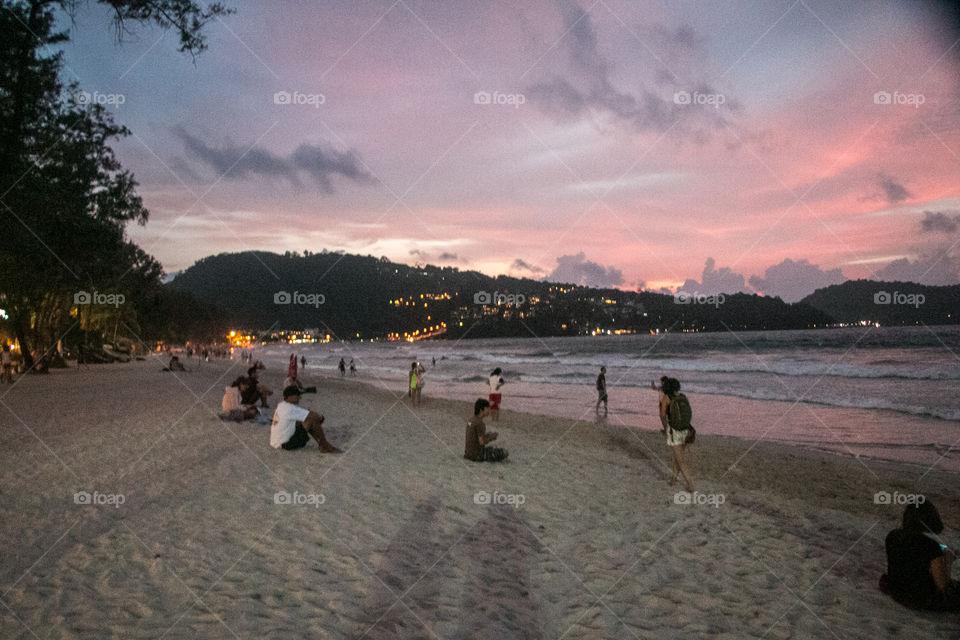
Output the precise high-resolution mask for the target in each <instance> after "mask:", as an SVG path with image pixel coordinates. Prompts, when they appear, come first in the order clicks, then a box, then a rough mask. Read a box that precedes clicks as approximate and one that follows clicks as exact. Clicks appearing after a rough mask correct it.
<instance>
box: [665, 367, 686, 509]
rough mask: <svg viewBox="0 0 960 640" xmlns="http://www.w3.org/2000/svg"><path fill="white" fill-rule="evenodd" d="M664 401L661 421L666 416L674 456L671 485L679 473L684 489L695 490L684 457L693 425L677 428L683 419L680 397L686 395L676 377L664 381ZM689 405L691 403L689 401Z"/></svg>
mask: <svg viewBox="0 0 960 640" xmlns="http://www.w3.org/2000/svg"><path fill="white" fill-rule="evenodd" d="M663 397H664V399H663V401H661V402H660V418H661V422H663V419H664V418H666V425H667V427H666V429H667V445H668V446H669V447H670V451H671V454H672V456H673V476H672V477H671V478H670V485H671V486H672V485H674V484H676V482H677V474H678V473H680V474H681V475H683V482H684V490H685V491H687V492H693V481H692V480H691V479H690V472H689V471H688V470H687V462H686V460H685V459H684V456H683V454H684V450H685V449H686V448H687V435H688V433H689V431H690V428H691V426H690V425H689V424H687V425H683V426H684V428H677V426H678V422H682V420H680V419H679V417H678V412H679V408H678V407H679V404H680V401H679V398H680V397H682V398H683V402H686V396H684V395H683V394H682V393H680V381H679V380H676V379H675V378H668V379H667V380H665V381H664V383H663ZM687 406H688V407H689V403H687Z"/></svg>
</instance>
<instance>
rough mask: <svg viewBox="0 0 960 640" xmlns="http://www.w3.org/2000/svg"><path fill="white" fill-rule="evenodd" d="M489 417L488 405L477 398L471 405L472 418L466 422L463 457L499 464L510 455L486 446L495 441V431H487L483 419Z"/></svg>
mask: <svg viewBox="0 0 960 640" xmlns="http://www.w3.org/2000/svg"><path fill="white" fill-rule="evenodd" d="M488 415H490V403H489V402H488V401H486V400H484V399H483V398H478V399H477V401H476V402H475V403H474V404H473V418H471V419H470V420H469V421H468V422H467V434H466V442H465V445H464V449H463V457H464V458H466V459H467V460H473V461H474V462H500V461H502V460H506V459H507V456H508V455H510V454H509V453H508V452H507V450H506V449H501V448H500V447H491V446H488V445H489V443H491V442H493V441H494V440H496V439H497V432H496V431H490V432H488V431H487V426H486V425H485V424H484V423H483V419H484V418H485V417H487V416H488Z"/></svg>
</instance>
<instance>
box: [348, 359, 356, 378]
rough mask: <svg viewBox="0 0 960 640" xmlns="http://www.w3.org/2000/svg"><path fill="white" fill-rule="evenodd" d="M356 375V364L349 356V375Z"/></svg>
mask: <svg viewBox="0 0 960 640" xmlns="http://www.w3.org/2000/svg"><path fill="white" fill-rule="evenodd" d="M356 375H357V365H355V364H354V363H353V358H350V376H351V377H353V376H356Z"/></svg>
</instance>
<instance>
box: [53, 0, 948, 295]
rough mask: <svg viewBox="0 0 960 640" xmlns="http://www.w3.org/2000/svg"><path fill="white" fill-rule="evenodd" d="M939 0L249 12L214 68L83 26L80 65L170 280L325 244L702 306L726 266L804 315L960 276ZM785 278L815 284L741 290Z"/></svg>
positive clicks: (143, 239) (221, 40)
mask: <svg viewBox="0 0 960 640" xmlns="http://www.w3.org/2000/svg"><path fill="white" fill-rule="evenodd" d="M931 6H932V5H927V4H924V3H920V2H904V3H884V2H874V3H857V5H856V7H852V6H850V3H827V2H806V3H791V2H770V3H762V4H753V3H751V4H744V3H717V4H711V5H704V4H702V3H675V4H671V5H669V6H667V7H664V6H661V5H659V4H654V3H643V2H613V1H610V2H608V1H606V0H602V1H598V2H595V3H590V2H585V3H582V4H576V3H573V2H561V3H553V2H540V3H524V4H523V5H522V6H518V5H517V4H516V3H508V2H501V3H482V4H481V3H477V4H475V5H474V4H471V5H464V6H461V5H459V4H457V5H456V6H454V5H451V4H448V3H432V2H413V1H407V0H403V1H400V2H397V3H395V4H390V3H355V2H338V3H323V4H317V3H312V2H290V3H283V5H281V6H272V5H271V6H269V7H266V6H246V5H242V6H241V5H238V12H237V13H236V14H235V15H233V16H231V17H229V18H227V19H225V20H223V21H222V22H216V23H214V24H212V25H211V27H210V29H209V40H210V42H209V44H210V49H209V50H208V51H207V52H206V53H204V54H203V55H202V56H201V57H200V58H199V59H198V60H197V62H196V64H195V65H194V64H193V63H192V62H191V61H190V60H189V58H184V57H183V56H181V55H179V54H176V52H175V43H174V39H173V37H172V36H171V35H169V34H167V35H163V34H161V33H160V32H154V31H143V32H140V33H138V34H136V35H135V36H134V37H133V38H132V39H130V40H128V41H125V42H123V43H121V44H119V45H118V44H116V43H115V42H114V41H113V40H112V33H111V32H110V31H109V30H108V29H107V28H105V27H104V25H105V24H106V21H105V20H103V19H102V17H98V15H97V14H96V12H98V11H100V10H101V9H99V8H97V7H87V9H86V11H89V12H91V13H90V14H84V15H81V16H80V18H79V20H78V23H77V28H76V29H75V30H74V33H73V42H72V43H71V44H70V46H69V48H68V49H67V51H66V54H67V55H66V60H67V64H68V65H69V67H70V70H71V72H72V73H74V74H75V78H77V79H78V81H79V82H80V85H81V87H82V88H83V89H84V90H86V91H89V92H93V91H99V92H101V93H105V94H109V93H119V94H123V95H124V96H125V98H126V99H125V102H124V104H123V105H122V106H121V107H120V108H119V109H118V110H117V111H116V116H117V119H118V120H120V121H122V122H123V123H125V124H127V126H128V127H129V128H130V129H131V130H132V131H133V132H134V134H135V135H134V136H131V137H130V138H128V139H126V140H124V141H123V142H122V143H120V144H118V151H119V154H120V157H121V160H122V161H123V162H124V164H125V166H127V167H128V168H130V169H132V170H134V172H135V173H136V176H137V178H138V180H139V181H140V183H141V186H140V189H139V191H140V193H141V194H142V196H143V197H144V201H145V204H146V205H147V207H148V208H149V209H150V211H151V220H150V222H149V224H148V225H147V226H146V227H142V228H136V229H131V230H130V235H131V237H132V238H133V239H134V240H135V241H137V242H138V243H140V244H141V246H142V247H143V248H144V249H146V250H147V251H149V252H150V253H152V254H153V255H155V256H156V257H158V258H159V259H160V260H161V262H162V263H163V264H164V266H165V268H166V269H167V270H168V271H171V272H172V271H177V270H181V269H184V268H186V267H189V266H190V265H191V264H192V263H193V262H194V261H195V260H197V259H199V258H201V257H204V256H206V255H209V254H212V253H219V252H223V251H242V250H249V249H258V250H268V251H277V252H283V251H286V250H298V251H302V250H304V249H309V250H311V251H319V250H321V249H323V248H326V249H328V250H331V251H334V250H346V251H348V252H351V253H360V254H372V255H375V256H380V255H386V256H387V257H389V258H391V259H393V260H397V261H400V262H406V263H414V262H421V263H422V262H430V263H434V264H443V265H452V266H458V267H460V268H472V269H479V270H481V271H484V272H487V273H490V274H496V273H504V272H508V271H509V272H510V273H513V274H514V275H528V276H531V277H544V276H547V275H548V274H550V273H551V272H554V270H555V269H557V267H558V264H560V263H561V262H562V263H563V264H564V265H565V266H564V267H563V269H560V270H559V271H558V272H555V273H554V276H555V277H564V278H571V279H580V280H581V281H582V282H584V283H586V284H594V285H610V284H613V285H618V286H621V287H623V288H635V287H639V286H645V287H647V288H659V287H670V288H676V287H678V286H680V285H682V284H683V283H684V281H685V280H687V279H692V280H695V281H697V282H696V283H693V284H699V285H701V286H703V287H704V288H705V289H709V288H710V286H711V281H710V276H709V274H707V276H706V277H707V281H704V280H703V278H704V277H705V276H703V275H702V272H703V270H704V264H705V263H706V262H707V259H708V258H713V259H714V261H715V264H716V267H717V269H723V268H724V267H729V268H731V269H732V271H733V272H734V273H735V274H742V276H743V279H744V281H745V283H746V286H745V289H747V290H762V291H763V292H764V293H767V294H776V295H782V296H783V297H784V298H785V299H789V298H791V297H793V298H796V297H799V296H800V295H803V294H804V293H809V292H811V291H812V290H813V289H814V288H816V287H817V286H823V285H824V284H827V283H829V282H831V281H833V280H836V278H837V275H836V271H835V270H836V269H839V270H840V272H841V273H842V277H846V278H862V277H887V278H888V279H892V278H894V277H897V276H912V278H911V279H921V280H923V281H924V282H926V283H928V284H947V283H954V282H957V281H958V278H957V263H958V261H957V255H958V249H957V245H956V243H957V242H958V240H960V231H958V226H960V224H958V223H960V180H958V176H960V171H958V169H960V126H958V124H960V115H958V114H960V110H958V97H960V86H958V85H960V83H958V79H960V74H958V70H960V69H958V67H960V44H958V43H957V38H958V37H960V33H958V30H957V29H950V28H948V27H947V26H946V24H947V23H946V20H945V18H944V16H942V15H938V14H936V13H935V12H934V11H933V10H932V9H930V8H929V7H931ZM158 39H159V42H158ZM278 91H287V92H290V93H291V94H292V93H293V92H299V93H300V94H322V96H323V104H320V105H317V106H314V105H311V104H275V102H274V94H275V92H278ZM478 91H485V92H489V93H491V94H493V93H494V92H498V93H499V94H504V95H508V96H513V97H511V98H504V100H505V101H507V102H521V104H516V105H514V104H475V102H474V94H475V93H476V92H478ZM877 91H886V92H889V93H890V94H891V96H893V100H895V99H897V98H900V99H901V100H903V101H912V102H917V101H919V100H922V104H919V105H914V104H906V103H903V104H877V103H876V101H875V93H876V92H877ZM678 92H681V95H683V94H682V92H686V94H690V95H691V96H693V98H692V101H694V100H696V99H697V98H699V99H700V100H701V101H705V103H703V104H678V100H680V101H681V102H682V97H681V98H675V96H676V95H677V94H678ZM904 96H907V97H904ZM717 102H720V104H716V106H714V103H717ZM198 200H199V202H198ZM580 254H582V256H581V255H580ZM454 256H455V257H454ZM563 256H567V258H566V259H564V260H562V261H559V262H558V258H561V257H563ZM571 256H574V257H571ZM903 258H906V259H907V261H908V262H907V263H906V264H904V263H902V262H901V263H899V264H895V265H893V266H892V267H888V265H889V264H890V263H891V262H894V261H895V260H901V259H903ZM518 259H519V260H522V261H523V262H524V263H526V264H527V265H530V266H532V267H533V268H534V270H532V271H531V270H525V269H519V268H517V267H516V265H517V264H518V263H517V262H516V261H517V260H518ZM787 259H790V260H792V261H793V262H794V263H798V262H800V261H802V260H807V261H809V262H810V263H812V264H813V265H817V266H818V269H813V270H811V268H810V267H809V266H808V265H805V268H803V269H802V270H799V271H797V277H798V278H800V279H801V280H802V283H801V284H799V285H797V286H794V287H792V288H790V289H789V290H788V289H784V288H778V287H779V285H776V284H775V282H774V281H772V280H771V281H767V282H765V283H763V284H764V285H765V286H764V287H762V288H761V287H755V286H751V285H750V277H751V276H756V277H762V276H764V273H765V272H766V270H767V269H768V268H770V267H772V266H774V265H778V264H780V263H782V262H784V261H785V260H787ZM591 263H594V264H591ZM597 267H599V271H598V268H597ZM783 268H784V269H786V270H790V269H793V268H794V265H793V264H792V263H789V264H787V265H786V266H785V267H783ZM598 272H599V273H602V274H603V275H602V276H597V273H598ZM824 272H831V273H824ZM618 275H619V277H618ZM718 286H719V285H718Z"/></svg>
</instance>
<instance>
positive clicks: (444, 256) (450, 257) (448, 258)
mask: <svg viewBox="0 0 960 640" xmlns="http://www.w3.org/2000/svg"><path fill="white" fill-rule="evenodd" d="M459 259H460V258H459V257H458V256H457V254H455V253H450V252H449V251H444V252H443V253H441V254H440V260H443V261H444V262H455V261H457V260H459Z"/></svg>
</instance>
